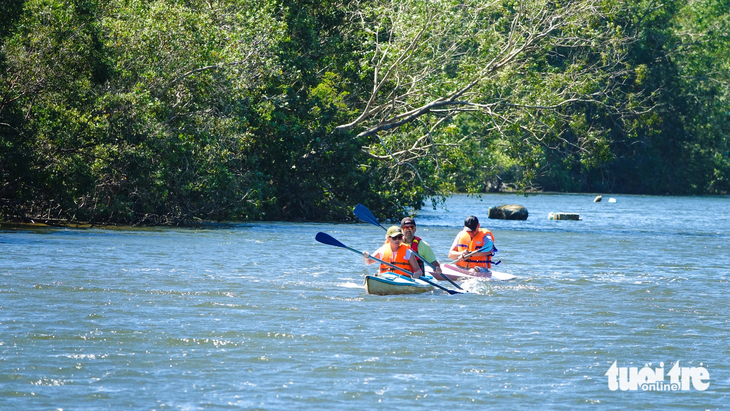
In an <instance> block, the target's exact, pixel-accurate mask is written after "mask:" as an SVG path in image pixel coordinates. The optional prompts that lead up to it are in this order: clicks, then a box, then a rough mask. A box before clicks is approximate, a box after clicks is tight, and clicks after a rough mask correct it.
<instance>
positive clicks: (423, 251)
mask: <svg viewBox="0 0 730 411" xmlns="http://www.w3.org/2000/svg"><path fill="white" fill-rule="evenodd" d="M400 229H401V231H403V243H404V244H405V245H407V246H409V247H411V250H413V251H415V252H417V253H418V255H420V256H421V257H423V258H424V259H425V260H426V261H428V262H429V263H430V264H431V265H432V266H433V268H434V272H435V273H436V274H439V275H440V274H441V265H440V264H439V262H438V260H437V259H436V255H435V254H434V253H433V249H432V248H431V245H429V244H428V243H427V242H425V241H423V239H421V237H416V221H415V220H414V219H413V218H411V217H406V218H404V219H402V220H400ZM416 258H418V257H416ZM418 265H419V266H420V267H421V270H423V269H424V264H423V261H421V259H420V258H419V259H418Z"/></svg>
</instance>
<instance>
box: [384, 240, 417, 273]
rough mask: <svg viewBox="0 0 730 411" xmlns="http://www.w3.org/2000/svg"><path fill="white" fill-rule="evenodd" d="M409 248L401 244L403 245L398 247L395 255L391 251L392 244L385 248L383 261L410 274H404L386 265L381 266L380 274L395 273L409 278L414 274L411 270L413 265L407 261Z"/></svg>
mask: <svg viewBox="0 0 730 411" xmlns="http://www.w3.org/2000/svg"><path fill="white" fill-rule="evenodd" d="M408 248H409V247H408V246H407V245H405V244H403V243H401V245H400V246H399V247H398V251H397V252H396V253H395V255H393V250H391V249H390V244H388V245H386V246H384V247H383V257H382V258H381V260H383V261H386V262H389V263H391V264H393V265H395V266H398V267H400V268H402V269H404V270H406V271H407V272H408V274H406V273H404V272H403V271H400V270H396V269H395V268H393V267H389V266H387V265H385V264H380V272H381V273H387V272H391V271H392V272H394V273H396V274H400V275H405V276H407V277H410V276H411V275H410V273H412V272H413V270H412V269H411V263H410V262H409V261H408V260H407V259H406V253H407V252H408Z"/></svg>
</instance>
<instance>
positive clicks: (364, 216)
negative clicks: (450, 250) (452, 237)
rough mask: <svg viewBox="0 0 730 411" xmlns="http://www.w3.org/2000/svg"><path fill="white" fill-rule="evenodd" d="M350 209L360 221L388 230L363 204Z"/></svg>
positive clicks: (419, 256)
mask: <svg viewBox="0 0 730 411" xmlns="http://www.w3.org/2000/svg"><path fill="white" fill-rule="evenodd" d="M352 211H353V212H354V213H355V215H356V216H357V218H359V219H360V220H362V221H364V222H366V223H370V224H373V225H376V226H378V227H380V228H382V229H383V230H385V231H388V229H387V228H385V227H383V226H382V225H380V223H379V222H378V219H377V218H375V216H374V215H373V213H371V212H370V210H368V208H367V207H365V206H364V205H362V204H358V205H356V206H355V209H354V210H352ZM411 252H412V253H413V255H415V256H416V258H418V259H419V260H421V261H423V263H424V264H426V265H428V266H429V267H431V269H432V270H434V271H436V267H434V266H433V265H432V264H431V263H429V262H428V261H426V259H425V258H423V257H421V255H420V254H418V253H417V252H415V251H413V250H411ZM443 277H444V278H446V279H447V280H448V281H449V282H450V283H451V284H452V285H453V286H454V287H456V288H458V289H459V290H463V288H461V287H459V286H458V285H457V284H456V283H455V282H453V281H451V279H450V278H449V277H447V276H443Z"/></svg>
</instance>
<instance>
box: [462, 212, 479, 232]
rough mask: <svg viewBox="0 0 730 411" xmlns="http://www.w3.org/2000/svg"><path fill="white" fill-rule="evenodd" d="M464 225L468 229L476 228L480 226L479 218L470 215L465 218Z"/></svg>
mask: <svg viewBox="0 0 730 411" xmlns="http://www.w3.org/2000/svg"><path fill="white" fill-rule="evenodd" d="M464 227H466V231H474V230H476V229H477V227H479V219H478V218H476V217H474V216H473V215H470V216H469V217H467V218H466V220H464Z"/></svg>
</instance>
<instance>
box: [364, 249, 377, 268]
mask: <svg viewBox="0 0 730 411" xmlns="http://www.w3.org/2000/svg"><path fill="white" fill-rule="evenodd" d="M381 255H382V253H381V251H380V248H378V249H377V250H375V253H373V257H375V258H380V256H381ZM362 262H363V264H366V265H371V264H375V263H377V261H375V260H373V259H371V258H370V253H368V252H367V251H363V252H362Z"/></svg>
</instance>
